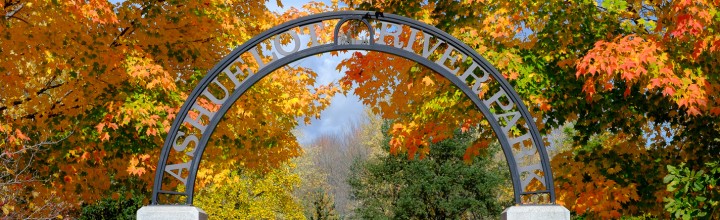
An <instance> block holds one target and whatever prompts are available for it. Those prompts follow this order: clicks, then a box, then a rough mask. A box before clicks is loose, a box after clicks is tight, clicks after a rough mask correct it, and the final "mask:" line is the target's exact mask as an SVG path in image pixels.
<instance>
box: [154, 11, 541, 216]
mask: <svg viewBox="0 0 720 220" xmlns="http://www.w3.org/2000/svg"><path fill="white" fill-rule="evenodd" d="M369 13H371V12H368V11H343V12H328V13H322V14H316V15H311V16H307V17H304V18H299V19H296V20H293V21H289V22H286V23H283V24H281V25H279V26H276V27H274V28H272V29H270V30H268V31H265V32H263V33H262V34H260V35H258V36H256V37H254V38H252V39H251V40H249V41H248V42H246V43H245V44H243V45H242V46H239V47H237V48H236V49H235V50H233V51H232V53H231V54H230V55H228V56H226V57H225V58H224V59H223V60H222V61H221V62H219V63H218V64H217V65H216V66H215V67H213V68H212V69H211V70H210V71H209V74H208V75H206V76H205V77H204V78H203V79H202V80H201V81H200V84H199V85H198V86H197V87H195V89H194V90H193V91H192V93H191V94H190V96H189V97H188V99H187V100H186V102H185V103H184V104H183V106H182V107H181V110H180V112H179V113H178V114H177V116H176V118H175V121H174V122H173V125H172V127H171V129H170V132H169V134H168V136H167V137H166V141H165V145H164V146H163V149H162V152H161V158H160V160H159V161H158V163H159V164H158V167H157V170H156V175H155V182H154V186H153V195H152V204H154V205H155V204H158V195H159V194H180V195H185V196H187V198H186V204H188V205H191V204H192V200H193V194H194V183H195V177H196V175H197V169H198V167H199V164H200V161H201V160H202V154H203V152H204V149H205V147H206V145H207V142H208V141H209V138H210V136H212V133H213V131H214V129H215V128H216V126H217V124H218V123H219V122H220V119H221V118H222V117H223V116H224V115H225V113H226V112H227V111H228V110H229V108H230V107H231V106H232V104H233V103H234V102H235V101H237V99H239V97H240V96H242V94H244V92H245V91H247V89H249V88H250V87H251V86H252V85H254V84H255V83H257V82H258V81H259V80H261V79H262V78H263V77H265V76H267V75H268V74H269V73H271V72H273V71H274V70H276V69H277V68H280V67H282V66H284V65H287V64H289V63H291V62H293V61H296V60H299V59H302V58H304V57H308V56H312V55H315V54H320V53H325V52H331V51H338V50H370V51H378V52H384V53H388V54H393V55H397V56H400V57H403V58H406V59H410V60H413V61H415V62H418V63H420V64H421V65H423V66H426V67H427V68H429V69H432V70H434V71H435V72H437V73H440V74H441V75H443V76H444V77H445V78H447V79H448V80H450V81H451V82H453V84H455V85H456V86H458V88H460V89H461V90H462V91H463V93H465V95H466V96H468V97H469V98H470V99H471V100H472V101H473V103H474V104H475V105H476V107H478V108H479V109H480V111H481V112H482V113H483V115H485V116H486V119H487V120H488V122H489V123H490V125H491V127H492V129H493V130H494V132H495V133H496V136H497V138H498V140H499V142H500V144H501V146H502V149H503V152H504V154H505V157H506V159H507V163H508V167H509V168H510V173H511V176H512V182H513V190H514V191H515V202H516V203H517V204H522V201H521V196H522V195H523V190H522V189H521V185H520V184H519V181H520V176H519V173H518V170H517V164H516V161H515V157H514V155H513V154H512V146H510V145H509V142H508V139H507V138H506V137H505V135H504V133H503V131H502V129H501V126H500V124H499V122H498V121H497V119H495V118H494V117H492V113H491V112H490V110H489V109H488V107H487V106H485V104H484V103H483V101H482V100H480V98H479V97H478V96H477V95H474V93H473V92H472V90H471V89H470V87H469V86H468V85H466V84H465V83H464V82H462V81H460V79H459V78H457V77H456V76H455V74H453V73H451V72H449V71H448V70H446V69H445V68H443V67H442V66H440V65H438V64H437V63H435V62H434V61H431V60H429V59H427V58H424V57H421V56H419V55H417V54H414V53H411V52H408V51H405V50H402V49H399V48H395V47H392V46H385V45H378V44H375V42H374V41H375V39H374V34H373V35H370V36H371V41H370V44H369V45H363V44H351V45H338V44H337V39H335V42H334V43H332V44H325V45H320V46H315V47H312V48H308V49H304V50H301V51H298V52H294V53H292V54H290V55H288V56H285V57H283V58H280V59H277V60H274V61H273V62H271V63H269V64H267V66H264V67H263V68H260V69H259V70H258V71H257V72H256V73H254V74H253V75H251V76H250V77H249V78H247V79H245V80H244V81H243V82H242V83H241V85H240V86H239V87H238V88H237V89H235V90H234V91H233V92H232V95H231V96H230V97H229V98H230V100H227V101H229V102H225V103H223V105H222V106H221V108H220V110H219V111H217V112H215V113H214V116H213V117H212V119H211V121H210V123H209V124H208V125H207V127H206V128H205V129H206V131H207V132H204V133H203V135H202V138H201V139H200V142H198V143H197V146H196V149H195V150H194V151H195V152H194V155H193V158H194V159H193V160H192V165H191V166H190V174H189V176H188V179H187V182H186V190H185V193H180V192H172V191H164V190H162V188H161V187H162V177H163V174H164V170H165V167H166V165H167V164H166V163H167V157H168V154H169V152H170V149H171V148H172V145H173V143H174V142H175V138H176V135H177V132H178V129H179V127H180V125H181V124H182V123H183V120H184V119H185V117H186V116H187V113H188V112H189V110H190V108H191V106H192V105H193V104H194V103H195V100H196V99H197V98H198V97H199V96H200V94H201V93H202V92H203V91H204V90H205V89H206V88H207V87H208V86H209V84H210V83H211V82H212V80H214V79H215V78H217V76H218V75H219V74H220V73H221V72H222V70H224V69H225V68H227V67H228V66H229V65H231V64H232V63H233V61H234V60H236V59H237V58H238V57H239V56H240V55H241V54H243V53H245V52H247V51H248V50H249V49H252V48H254V47H255V46H256V45H258V44H259V43H260V42H262V41H264V40H267V39H270V38H271V37H273V36H276V35H279V34H282V33H284V32H285V31H288V30H289V29H291V28H295V27H301V26H303V25H307V24H313V23H317V22H320V21H325V20H334V19H341V22H338V24H337V26H336V30H335V32H334V33H337V28H339V26H340V25H342V24H343V23H344V22H345V21H347V20H350V19H357V20H362V21H363V22H364V23H365V24H366V25H368V26H369V23H368V22H367V21H366V20H365V18H364V17H362V16H363V15H368V14H369ZM376 20H379V21H387V22H391V23H395V24H400V25H408V26H410V27H412V28H415V29H417V30H420V31H423V32H424V33H428V34H430V35H432V36H434V37H436V38H439V39H441V40H442V41H444V42H445V43H447V44H448V45H450V46H452V47H454V48H455V49H456V50H458V51H459V52H461V53H463V54H465V55H467V56H468V57H470V58H472V59H473V60H474V61H476V62H477V63H478V64H479V65H480V66H481V67H482V68H483V69H484V70H486V71H487V72H488V73H489V74H491V75H492V77H493V78H494V79H495V80H496V81H497V82H498V83H499V84H500V86H501V89H502V90H503V91H505V92H506V93H507V97H508V98H509V99H510V100H511V101H512V102H513V103H514V104H516V105H517V108H518V111H519V112H520V114H521V116H522V118H524V119H525V123H526V125H527V127H528V128H529V130H530V131H529V132H530V135H531V137H532V140H533V143H534V146H535V147H536V149H537V152H538V154H539V156H540V160H541V165H542V171H543V173H544V176H543V178H544V180H545V187H546V190H543V191H533V192H528V193H525V194H539V193H548V194H550V202H551V203H555V190H554V184H553V180H552V172H551V170H550V164H549V158H548V156H547V152H546V151H545V150H544V144H543V141H542V138H541V136H540V133H539V131H538V129H537V126H536V125H535V122H534V120H532V119H533V118H532V116H531V115H530V113H529V111H528V110H527V108H526V107H525V105H524V104H523V102H522V100H521V99H520V98H519V96H518V94H517V93H516V92H515V91H514V89H513V88H512V86H511V85H510V84H509V83H508V82H507V81H506V80H505V79H504V77H503V76H502V75H501V74H500V73H499V72H498V71H497V69H495V68H494V67H493V66H492V65H490V64H489V62H488V61H487V60H485V59H484V58H483V57H482V56H480V55H479V54H477V52H475V51H474V50H472V49H471V48H470V47H468V46H467V45H465V44H463V43H462V42H460V41H459V40H457V39H455V38H454V37H452V36H451V35H449V34H447V33H445V32H443V31H441V30H439V29H437V28H435V27H432V26H430V25H427V24H424V23H421V22H419V21H416V20H413V19H410V18H406V17H401V16H397V15H391V14H387V15H385V16H384V17H376ZM369 27H370V26H369ZM370 31H371V33H372V32H373V31H374V30H373V28H370ZM335 37H337V34H336V35H335ZM218 113H220V114H218ZM487 116H490V117H487ZM207 129H209V130H207Z"/></svg>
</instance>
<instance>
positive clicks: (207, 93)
mask: <svg viewBox="0 0 720 220" xmlns="http://www.w3.org/2000/svg"><path fill="white" fill-rule="evenodd" d="M212 83H214V84H215V85H218V86H220V89H222V91H223V92H225V95H223V98H222V99H218V98H217V97H215V95H213V94H212V93H211V92H210V85H208V87H207V88H205V91H203V93H202V94H203V95H204V96H205V97H206V98H208V99H210V101H211V102H213V103H215V104H218V105H222V104H223V103H225V100H227V98H228V97H229V96H230V94H229V92H228V90H227V88H225V85H223V84H222V83H220V82H218V81H217V78H215V80H213V81H212Z"/></svg>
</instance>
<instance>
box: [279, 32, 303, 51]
mask: <svg viewBox="0 0 720 220" xmlns="http://www.w3.org/2000/svg"><path fill="white" fill-rule="evenodd" d="M285 33H288V34H290V36H291V37H292V39H293V44H294V46H295V47H293V49H292V51H290V52H288V51H285V49H283V48H282V43H281V42H280V35H282V34H278V35H275V38H274V40H273V42H274V43H275V50H276V51H277V52H278V53H280V55H283V56H287V55H290V54H291V53H295V52H297V51H298V50H300V37H298V34H297V33H296V32H295V31H292V30H288V31H287V32H285Z"/></svg>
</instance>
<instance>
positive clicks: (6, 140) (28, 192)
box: [0, 0, 336, 218]
mask: <svg viewBox="0 0 720 220" xmlns="http://www.w3.org/2000/svg"><path fill="white" fill-rule="evenodd" d="M264 4H265V1H140V0H127V1H122V2H121V3H117V4H111V3H110V2H108V1H106V0H91V1H74V0H73V1H38V0H19V1H15V0H13V1H0V8H3V15H4V16H2V17H1V18H0V21H1V22H2V25H0V28H1V30H2V31H0V33H2V38H1V39H0V53H2V54H3V56H1V57H0V71H2V72H3V74H2V77H0V85H2V86H1V87H0V93H2V96H0V113H1V114H2V117H1V118H0V137H1V138H0V146H2V149H3V152H2V154H1V155H0V157H2V160H4V161H13V162H12V163H11V164H8V163H6V164H3V165H4V166H6V168H7V170H12V167H9V166H15V165H13V164H18V165H20V166H26V165H27V166H29V170H30V171H32V172H16V173H14V174H13V173H9V175H5V174H6V173H5V171H3V175H2V176H3V179H2V180H3V181H4V183H7V184H4V185H3V186H2V187H3V189H2V190H3V192H15V194H12V195H8V194H3V198H1V200H2V201H0V204H2V205H0V206H2V209H3V214H4V217H9V218H26V217H38V216H40V217H49V216H50V217H51V216H55V215H56V214H62V215H67V216H71V217H76V216H77V215H78V214H79V208H80V207H81V206H83V205H88V204H91V203H94V202H95V201H97V200H98V199H99V198H101V197H118V198H119V197H127V196H131V195H130V194H138V195H144V196H147V195H149V190H150V185H151V184H149V183H151V181H152V177H153V174H152V173H153V172H154V169H155V165H156V164H157V161H156V160H157V158H155V157H151V156H150V155H157V154H158V152H159V150H160V147H159V146H161V145H162V141H163V138H164V136H165V133H166V132H167V130H168V129H169V127H170V123H171V122H172V120H174V119H175V118H174V117H175V114H176V113H177V111H178V108H179V106H180V105H181V104H182V102H183V100H184V99H185V98H186V97H187V95H188V94H189V91H190V90H191V89H192V88H193V87H194V86H195V85H196V84H197V82H198V81H199V80H200V79H201V78H202V76H204V74H205V73H206V72H207V70H209V69H210V68H211V67H212V65H214V64H215V63H217V61H218V60H219V59H220V58H221V57H223V56H225V55H226V54H228V53H229V51H230V50H231V49H233V48H234V47H236V46H237V45H239V44H240V43H242V42H244V41H246V40H247V39H249V38H250V37H252V36H254V35H256V34H258V33H260V32H261V31H263V30H266V29H268V28H269V27H272V26H273V25H275V24H279V23H280V22H282V21H284V20H286V19H289V18H292V17H293V16H296V15H295V14H285V15H278V14H274V13H271V12H269V11H268V10H267V9H266V8H265V5H264ZM313 74H314V73H312V71H309V70H307V69H302V68H283V69H280V70H278V71H277V72H276V73H274V74H273V75H272V76H270V78H272V79H273V80H271V81H268V80H266V81H264V82H261V83H259V84H258V85H257V86H255V87H253V89H252V91H249V92H248V94H246V95H245V96H244V97H243V100H239V101H238V103H250V104H238V105H242V106H243V107H242V109H238V110H236V111H233V112H232V113H229V114H228V116H227V117H226V119H225V122H224V123H228V124H240V123H236V122H237V121H239V120H245V121H248V120H250V121H249V122H247V123H243V124H242V126H239V127H234V128H233V129H227V132H226V133H222V132H218V133H216V135H218V136H219V137H223V136H229V137H230V138H227V139H222V140H216V141H213V144H214V146H217V147H209V148H208V149H209V152H212V151H218V152H225V153H227V154H228V155H233V154H236V155H248V154H253V155H260V156H258V157H242V158H238V159H237V160H234V161H225V160H223V158H216V159H215V160H214V161H213V160H212V159H209V160H205V161H204V164H206V165H208V167H207V169H206V170H223V169H221V168H228V167H233V166H242V167H245V168H247V169H255V168H259V167H262V168H264V169H267V170H265V171H263V172H269V170H271V169H272V168H273V167H281V165H282V164H284V163H285V162H286V161H287V160H288V159H290V158H292V157H295V156H297V155H299V153H300V151H299V145H297V143H296V142H294V136H293V135H292V134H291V133H290V130H291V129H292V128H293V127H294V126H295V125H296V124H297V122H296V121H295V120H294V119H295V118H296V117H314V116H315V115H316V114H317V113H318V112H319V111H320V110H322V109H323V108H324V106H326V105H327V102H326V101H322V98H320V97H324V96H325V95H330V94H333V93H334V92H335V91H336V90H335V89H333V88H332V87H323V88H319V89H318V88H315V89H309V88H308V87H312V86H313V85H314V77H313V76H314V75H313ZM282 92H285V93H287V95H286V96H280V97H275V95H274V94H279V93H282ZM271 94H272V95H271ZM268 96H272V97H273V98H275V99H276V100H275V102H271V105H270V106H260V105H254V103H256V101H254V100H267V99H268ZM267 109H271V110H272V112H270V111H266V110H267ZM289 119H292V120H289ZM263 126H266V127H263ZM270 126H272V127H273V128H277V129H279V130H273V132H272V134H269V135H265V136H257V133H255V134H253V133H251V132H247V131H248V130H251V131H265V130H267V129H266V128H268V127H270ZM283 129H284V130H283ZM283 131H284V132H283ZM257 137H262V138H257ZM243 140H244V141H243ZM240 142H242V144H245V146H247V147H238V146H240V145H238V144H237V143H240ZM271 143H282V145H279V144H275V145H273V144H271ZM213 168H218V169H213ZM3 170H6V169H3ZM202 175H204V176H201V178H207V179H212V178H214V175H215V173H212V172H203V173H202ZM6 177H7V178H6ZM37 177H42V178H40V179H38V178H37ZM13 179H18V180H21V181H16V182H12V180H13ZM33 179H36V180H40V181H24V180H33ZM208 183H209V182H201V183H200V186H204V185H203V184H208ZM122 188H129V189H135V190H134V191H132V192H130V191H125V192H122V191H121V190H120V189H122ZM118 192H122V193H118ZM29 204H32V205H29ZM52 205H62V206H63V207H62V208H63V209H66V210H67V211H66V212H62V213H55V212H54V210H60V208H51V209H47V207H49V206H52ZM6 210H7V211H6Z"/></svg>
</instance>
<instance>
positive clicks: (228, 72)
mask: <svg viewBox="0 0 720 220" xmlns="http://www.w3.org/2000/svg"><path fill="white" fill-rule="evenodd" d="M236 63H240V64H241V65H236ZM244 64H245V62H244V61H243V60H242V59H240V57H238V58H237V60H235V63H233V64H230V66H228V67H227V68H226V69H225V70H223V73H225V75H226V76H228V78H230V80H231V81H232V82H233V84H234V85H235V86H234V87H233V88H235V89H237V88H238V87H240V84H241V81H240V79H238V77H237V76H238V75H240V74H241V73H245V71H244V70H243V69H242V65H244ZM233 66H234V67H235V71H232V69H233ZM245 69H246V70H247V75H246V76H245V78H243V81H244V79H247V78H248V77H249V76H251V75H253V74H255V73H253V71H252V70H251V69H250V68H245Z"/></svg>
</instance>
